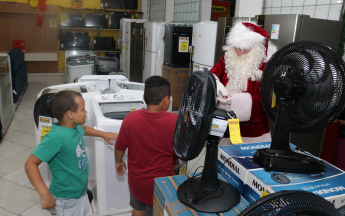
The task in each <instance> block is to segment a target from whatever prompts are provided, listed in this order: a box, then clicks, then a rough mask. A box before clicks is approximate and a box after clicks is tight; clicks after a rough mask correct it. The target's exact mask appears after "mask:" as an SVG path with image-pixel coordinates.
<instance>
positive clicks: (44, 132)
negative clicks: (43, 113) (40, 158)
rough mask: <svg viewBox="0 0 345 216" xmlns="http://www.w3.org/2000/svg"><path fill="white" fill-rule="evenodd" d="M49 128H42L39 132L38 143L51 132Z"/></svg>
mask: <svg viewBox="0 0 345 216" xmlns="http://www.w3.org/2000/svg"><path fill="white" fill-rule="evenodd" d="M51 129H52V128H51V127H50V126H43V128H42V130H41V136H40V142H41V141H42V139H43V137H44V136H45V135H46V134H47V133H48V132H49V131H50V130H51Z"/></svg>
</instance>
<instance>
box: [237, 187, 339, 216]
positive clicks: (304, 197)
mask: <svg viewBox="0 0 345 216" xmlns="http://www.w3.org/2000/svg"><path fill="white" fill-rule="evenodd" d="M261 215H275V216H287V215H291V216H292V215H293V216H316V215H317V216H330V215H332V216H337V215H340V214H339V212H338V211H337V209H336V208H334V207H333V205H332V204H331V203H329V202H328V201H327V200H325V199H324V198H322V197H320V196H318V195H316V194H313V193H310V192H306V191H281V192H277V193H274V194H270V195H268V196H266V197H263V198H261V199H259V200H257V201H256V202H254V203H252V204H250V205H249V206H248V208H246V209H245V210H244V211H243V212H241V214H240V216H261Z"/></svg>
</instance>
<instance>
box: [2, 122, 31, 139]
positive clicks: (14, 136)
mask: <svg viewBox="0 0 345 216" xmlns="http://www.w3.org/2000/svg"><path fill="white" fill-rule="evenodd" d="M10 127H12V124H11V126H10ZM29 136H32V135H30V134H28V133H24V132H20V131H18V132H15V133H10V134H6V136H5V137H4V140H7V141H10V142H15V141H18V140H21V139H24V138H26V137H29Z"/></svg>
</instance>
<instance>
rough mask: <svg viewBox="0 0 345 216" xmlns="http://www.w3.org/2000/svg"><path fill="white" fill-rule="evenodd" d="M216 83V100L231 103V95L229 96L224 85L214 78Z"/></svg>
mask: <svg viewBox="0 0 345 216" xmlns="http://www.w3.org/2000/svg"><path fill="white" fill-rule="evenodd" d="M216 83H217V100H218V101H219V102H222V103H227V104H231V96H229V94H228V91H227V90H226V88H225V87H224V85H223V84H222V83H221V82H219V80H216Z"/></svg>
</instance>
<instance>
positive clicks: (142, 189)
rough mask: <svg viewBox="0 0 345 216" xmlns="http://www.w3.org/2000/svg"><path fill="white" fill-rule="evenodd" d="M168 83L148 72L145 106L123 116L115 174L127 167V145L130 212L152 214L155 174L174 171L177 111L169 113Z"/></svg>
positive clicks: (169, 173) (136, 214)
mask: <svg viewBox="0 0 345 216" xmlns="http://www.w3.org/2000/svg"><path fill="white" fill-rule="evenodd" d="M170 94H171V90H170V83H169V82H168V81H167V80H166V79H164V78H162V77H160V76H151V77H149V78H148V79H147V80H146V82H145V90H144V100H145V102H146V104H147V109H146V110H145V109H144V108H143V109H142V110H137V111H134V112H131V113H129V114H128V115H127V116H126V118H125V119H124V120H123V122H122V125H121V129H120V133H119V136H118V138H117V140H116V143H115V163H116V164H115V166H116V172H117V174H118V175H120V176H122V175H124V169H125V170H126V169H127V166H126V164H125V163H124V162H123V160H122V158H123V156H124V154H125V150H126V149H127V148H128V184H129V190H130V193H131V198H130V205H131V206H132V207H133V209H134V210H133V213H132V216H145V213H146V215H148V216H151V215H152V206H153V193H154V190H153V185H154V178H157V177H163V176H172V175H174V165H175V164H176V161H177V156H176V155H175V153H174V150H173V141H174V132H175V124H176V119H177V115H176V114H174V113H168V112H166V110H168V108H169V106H170Z"/></svg>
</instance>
